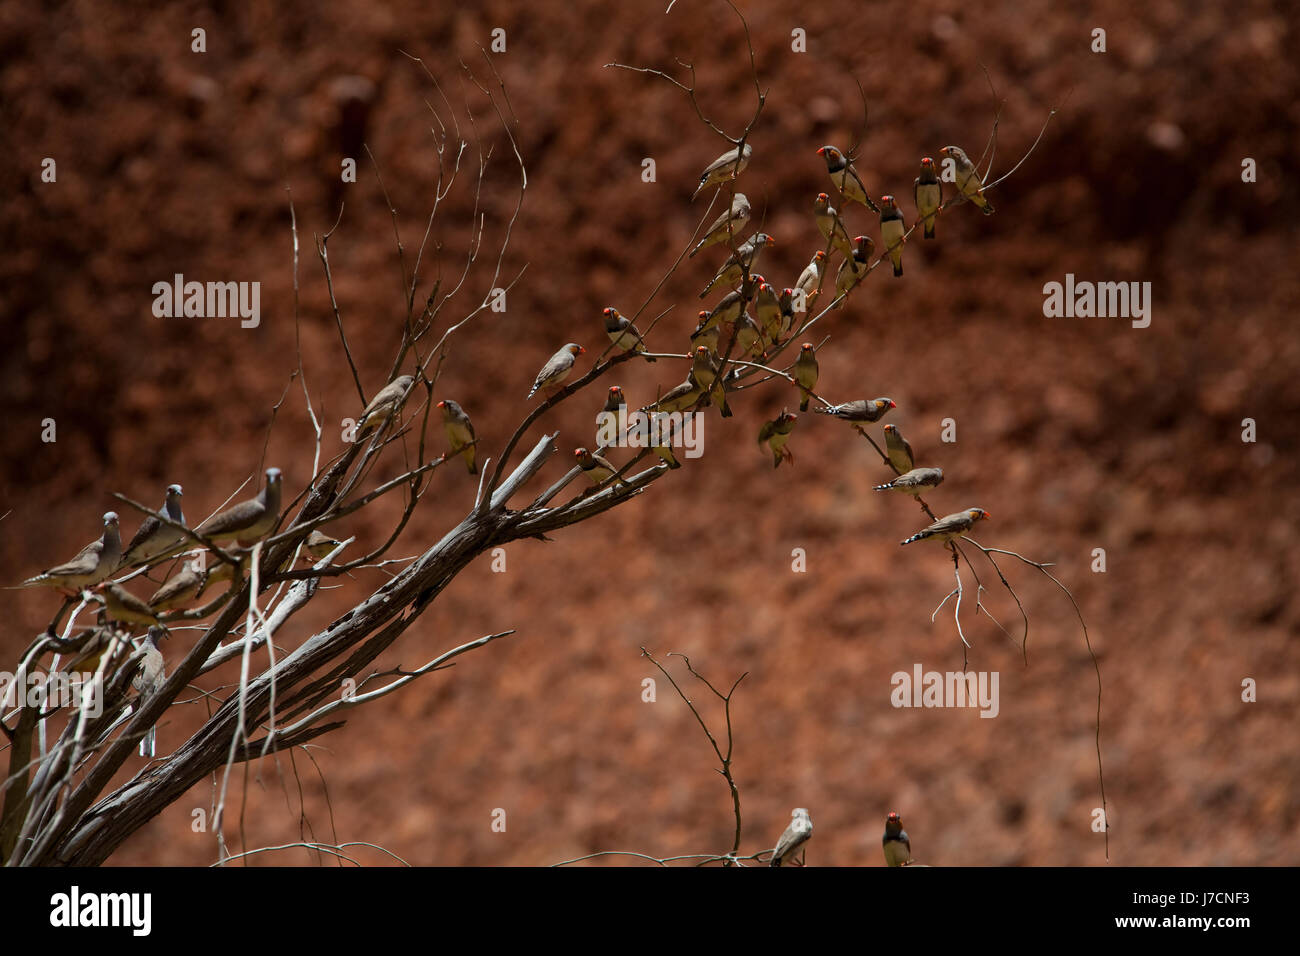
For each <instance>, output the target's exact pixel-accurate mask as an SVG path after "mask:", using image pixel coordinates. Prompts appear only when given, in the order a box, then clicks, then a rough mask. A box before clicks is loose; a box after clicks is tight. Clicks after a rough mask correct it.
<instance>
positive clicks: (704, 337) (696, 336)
mask: <svg viewBox="0 0 1300 956" xmlns="http://www.w3.org/2000/svg"><path fill="white" fill-rule="evenodd" d="M736 314H737V317H739V315H740V313H739V312H737V313H736ZM691 345H692V346H693V347H695V348H698V347H699V346H701V345H703V346H704V347H705V348H707V349H708V350H709V351H710V352H716V351H717V350H718V323H717V322H710V321H709V313H708V312H707V311H705V310H704V309H700V324H699V325H697V326H696V327H695V331H694V332H692V333H691Z"/></svg>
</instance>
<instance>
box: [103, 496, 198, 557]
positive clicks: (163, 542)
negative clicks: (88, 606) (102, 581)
mask: <svg viewBox="0 0 1300 956" xmlns="http://www.w3.org/2000/svg"><path fill="white" fill-rule="evenodd" d="M183 494H184V492H183V491H182V490H181V486H180V485H168V486H167V498H166V500H165V501H163V506H162V507H161V508H159V509H158V510H159V511H160V512H161V513H162V514H165V515H166V516H167V517H168V518H170V519H171V520H172V521H175V522H176V523H177V524H179V525H182V526H184V525H185V514H184V512H182V511H181V495H183ZM185 540H186V538H185V532H183V531H181V530H180V528H174V527H172V526H171V525H169V524H167V523H166V522H164V521H159V520H158V519H157V518H156V517H154V516H153V515H146V516H145V519H144V521H142V522H140V527H139V529H138V530H137V531H136V533H135V537H133V538H132V539H131V543H130V544H128V545H127V547H126V553H125V554H123V555H122V563H121V565H119V566H120V567H124V568H126V567H132V566H134V565H137V564H144V563H145V562H147V561H149V560H151V559H153V558H156V557H159V556H162V555H167V554H170V553H172V552H174V551H176V550H178V548H179V546H180V545H181V544H182V543H183V542H184V541H185Z"/></svg>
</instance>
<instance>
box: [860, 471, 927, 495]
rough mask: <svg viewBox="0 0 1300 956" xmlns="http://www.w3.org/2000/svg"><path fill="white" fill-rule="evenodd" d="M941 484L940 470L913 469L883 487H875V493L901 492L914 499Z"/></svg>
mask: <svg viewBox="0 0 1300 956" xmlns="http://www.w3.org/2000/svg"><path fill="white" fill-rule="evenodd" d="M941 484H943V469H942V468H913V469H912V470H911V471H908V472H904V473H903V474H901V475H899V476H898V477H897V478H895V479H894V480H893V481H887V482H885V483H884V484H883V485H876V491H901V492H903V494H905V495H911V496H912V497H913V498H915V497H916V496H917V495H919V494H921V492H923V491H928V490H929V489H931V488H938V487H939V486H940V485H941Z"/></svg>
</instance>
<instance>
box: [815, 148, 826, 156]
mask: <svg viewBox="0 0 1300 956" xmlns="http://www.w3.org/2000/svg"><path fill="white" fill-rule="evenodd" d="M817 155H818V156H825V155H826V147H825V146H822V147H820V148H819V149H818V150H817Z"/></svg>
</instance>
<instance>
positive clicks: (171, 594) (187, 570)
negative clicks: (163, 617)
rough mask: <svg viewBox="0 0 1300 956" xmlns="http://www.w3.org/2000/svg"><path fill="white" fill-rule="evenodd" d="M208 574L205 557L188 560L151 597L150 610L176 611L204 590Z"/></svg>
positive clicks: (159, 612) (158, 612)
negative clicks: (204, 563) (204, 568)
mask: <svg viewBox="0 0 1300 956" xmlns="http://www.w3.org/2000/svg"><path fill="white" fill-rule="evenodd" d="M206 577H207V574H206V573H205V572H204V570H203V559H202V558H197V557H196V558H194V559H192V560H189V561H186V562H185V565H184V567H182V568H181V570H180V571H178V572H177V573H176V574H174V575H172V576H171V577H170V578H168V579H167V580H166V581H164V582H163V584H162V586H161V587H159V588H158V590H157V591H154V592H153V594H152V595H151V596H150V598H149V610H151V611H153V612H154V613H155V614H161V613H162V612H163V611H174V610H176V609H178V608H181V607H184V606H185V605H187V604H189V603H190V602H191V601H193V600H195V599H196V598H197V597H198V596H199V592H201V591H202V590H203V585H204V579H205V578H206Z"/></svg>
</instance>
